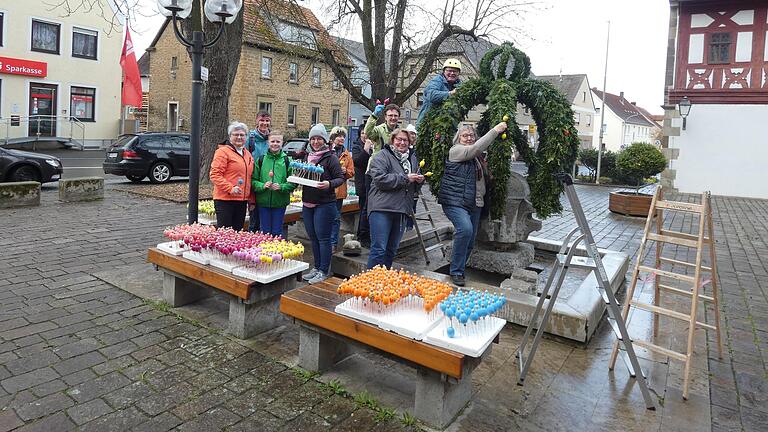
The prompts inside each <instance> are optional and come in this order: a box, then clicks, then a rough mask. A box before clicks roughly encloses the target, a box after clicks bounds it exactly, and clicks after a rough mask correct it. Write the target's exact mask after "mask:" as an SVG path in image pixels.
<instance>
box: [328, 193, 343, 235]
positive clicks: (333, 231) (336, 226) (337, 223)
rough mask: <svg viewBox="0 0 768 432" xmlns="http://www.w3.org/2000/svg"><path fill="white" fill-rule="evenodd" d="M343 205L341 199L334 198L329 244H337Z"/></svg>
mask: <svg viewBox="0 0 768 432" xmlns="http://www.w3.org/2000/svg"><path fill="white" fill-rule="evenodd" d="M343 205H344V200H343V199H337V200H336V217H335V218H334V219H333V226H332V227H331V245H332V246H336V245H337V244H339V230H340V229H341V207H342V206H343Z"/></svg>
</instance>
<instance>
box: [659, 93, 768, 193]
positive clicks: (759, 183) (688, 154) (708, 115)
mask: <svg viewBox="0 0 768 432" xmlns="http://www.w3.org/2000/svg"><path fill="white" fill-rule="evenodd" d="M766 119H768V105H700V104H695V105H693V107H692V108H691V112H690V114H689V115H688V120H687V125H686V130H684V131H683V130H681V131H680V134H681V135H680V136H679V137H670V138H669V147H670V148H677V149H680V154H679V155H678V158H677V159H675V160H672V161H670V168H671V169H674V170H676V178H675V181H674V184H675V188H677V189H678V190H680V191H681V192H689V193H701V192H703V191H705V190H709V191H711V192H712V194H714V195H730V196H739V197H752V198H766V199H768V182H766V177H765V175H766V171H767V170H766V163H768V138H766V133H765V130H764V129H765V122H766Z"/></svg>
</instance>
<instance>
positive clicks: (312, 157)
mask: <svg viewBox="0 0 768 432" xmlns="http://www.w3.org/2000/svg"><path fill="white" fill-rule="evenodd" d="M329 150H330V149H329V148H328V146H327V145H324V146H323V147H321V148H320V150H318V151H316V152H312V153H310V154H309V156H308V157H307V161H308V162H309V163H313V164H317V162H318V161H319V160H320V159H321V158H322V157H323V155H324V154H326V153H328V151H329Z"/></svg>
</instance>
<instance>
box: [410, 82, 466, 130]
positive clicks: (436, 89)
mask: <svg viewBox="0 0 768 432" xmlns="http://www.w3.org/2000/svg"><path fill="white" fill-rule="evenodd" d="M460 83H461V80H458V79H457V80H456V82H455V83H453V84H450V83H448V80H447V79H445V75H443V74H440V75H437V76H435V77H434V78H432V79H431V80H429V83H428V84H427V86H426V87H424V104H423V105H422V106H421V109H420V110H419V118H418V119H416V126H418V125H419V123H421V119H423V118H424V116H425V115H427V111H429V110H430V108H432V106H433V105H434V106H439V105H440V104H442V103H443V101H445V100H446V99H448V96H450V92H451V90H453V89H455V88H456V86H458V85H459V84H460Z"/></svg>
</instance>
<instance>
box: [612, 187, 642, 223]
mask: <svg viewBox="0 0 768 432" xmlns="http://www.w3.org/2000/svg"><path fill="white" fill-rule="evenodd" d="M652 200H653V195H649V194H644V193H635V192H628V191H619V192H611V194H610V196H609V197H608V210H610V211H612V212H614V213H619V214H623V215H624V216H639V217H648V210H649V209H650V208H651V201H652Z"/></svg>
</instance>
